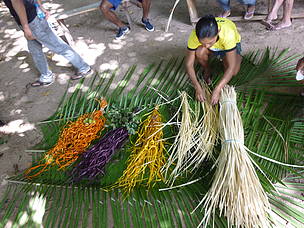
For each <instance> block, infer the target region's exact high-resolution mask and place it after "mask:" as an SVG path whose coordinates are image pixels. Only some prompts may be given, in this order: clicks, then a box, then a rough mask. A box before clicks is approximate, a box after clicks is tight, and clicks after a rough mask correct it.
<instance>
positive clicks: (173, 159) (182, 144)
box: [163, 92, 199, 186]
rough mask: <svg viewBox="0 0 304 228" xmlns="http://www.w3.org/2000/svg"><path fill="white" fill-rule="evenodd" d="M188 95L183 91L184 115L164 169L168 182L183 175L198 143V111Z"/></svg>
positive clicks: (172, 182)
mask: <svg viewBox="0 0 304 228" xmlns="http://www.w3.org/2000/svg"><path fill="white" fill-rule="evenodd" d="M187 97H188V95H187V93H186V92H182V93H181V106H182V117H181V122H180V129H179V132H178V134H177V136H176V138H175V141H174V143H173V144H172V146H171V148H170V149H169V153H170V156H169V158H168V161H167V164H166V165H165V166H164V168H163V171H164V172H165V176H166V179H167V181H166V182H167V183H169V184H171V186H172V185H173V184H174V182H175V180H176V178H177V177H179V176H181V175H183V174H184V173H185V172H186V171H187V169H186V167H188V165H187V164H189V163H191V159H192V158H193V156H192V153H191V149H192V148H193V147H194V146H195V145H196V142H195V141H196V140H195V131H196V127H197V124H198V113H199V112H196V111H193V110H192V109H191V107H190V105H189V102H188V98H187ZM172 165H175V167H174V169H173V171H172V172H171V173H170V174H168V171H169V169H170V167H171V166H172Z"/></svg>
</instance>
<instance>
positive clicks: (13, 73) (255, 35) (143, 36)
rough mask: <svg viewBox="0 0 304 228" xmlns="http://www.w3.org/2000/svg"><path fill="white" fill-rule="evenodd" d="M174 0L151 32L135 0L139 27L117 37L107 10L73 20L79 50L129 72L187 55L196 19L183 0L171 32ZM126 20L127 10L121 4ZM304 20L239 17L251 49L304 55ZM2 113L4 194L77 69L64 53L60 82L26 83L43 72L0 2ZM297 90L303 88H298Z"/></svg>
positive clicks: (211, 7) (159, 12)
mask: <svg viewBox="0 0 304 228" xmlns="http://www.w3.org/2000/svg"><path fill="white" fill-rule="evenodd" d="M44 2H46V3H45V7H46V8H49V10H50V11H51V12H52V13H53V14H56V13H60V12H62V11H65V10H71V9H73V8H78V7H81V6H84V5H87V4H90V3H94V2H95V1H94V0H86V1H81V0H73V1H68V0H53V1H44ZM198 2H199V4H198V10H199V14H200V15H201V16H202V15H205V14H210V13H214V14H216V13H219V12H220V9H219V8H218V7H217V4H216V2H215V1H212V0H208V1H206V0H205V1H198ZM232 2H233V4H232V5H233V9H232V14H233V15H241V14H242V11H243V8H242V7H241V6H240V5H238V4H236V3H235V2H236V1H232ZM173 3H174V1H161V0H153V1H152V8H151V13H150V18H151V21H152V22H153V24H154V25H155V27H156V31H154V32H148V31H145V30H144V29H143V27H142V26H141V25H140V19H141V12H142V11H141V9H139V8H137V7H135V6H132V7H131V11H132V14H131V17H132V20H133V23H134V25H133V29H132V32H131V33H130V34H129V35H128V37H127V38H126V39H125V40H123V41H121V42H115V41H113V38H114V36H115V32H116V28H115V26H114V25H112V24H111V23H110V22H108V21H106V20H105V19H104V18H103V17H102V15H101V13H100V12H99V11H94V12H90V13H87V14H84V15H81V16H77V17H72V18H69V19H67V20H66V23H67V25H68V26H69V29H70V31H71V34H72V35H73V37H74V39H75V41H76V48H75V49H76V50H77V51H78V52H79V53H80V54H81V55H82V56H83V57H84V59H85V60H86V61H87V62H88V63H89V64H90V65H92V66H93V67H94V69H96V70H98V71H103V70H108V69H110V70H113V69H115V68H117V67H119V68H120V72H121V74H122V73H123V72H125V71H126V69H127V68H128V67H129V66H131V65H133V64H137V65H138V68H139V69H140V68H142V67H143V66H146V65H148V64H150V63H153V62H158V61H160V59H169V58H170V57H172V56H174V57H178V56H180V57H181V56H184V54H185V50H186V42H187V38H188V35H189V33H190V32H191V29H192V27H191V25H190V23H189V14H188V10H187V6H186V1H181V2H180V3H179V5H178V7H177V9H176V11H175V14H174V17H173V20H172V23H171V27H170V30H169V32H168V33H165V32H164V30H165V26H166V23H167V19H168V15H169V12H170V9H171V8H172V6H173ZM266 10H267V8H266V1H258V5H257V10H256V12H257V13H258V14H266ZM303 10H304V3H303V2H301V1H300V0H298V1H297V0H296V1H295V6H294V13H297V12H301V11H302V12H303ZM118 14H119V15H120V16H121V18H122V19H124V20H126V18H125V16H124V13H123V12H120V11H118ZM303 22H304V19H297V20H294V21H293V26H292V28H289V29H286V30H281V31H275V32H270V31H267V30H266V29H265V27H264V26H263V25H261V24H260V23H259V22H238V23H237V26H238V28H239V31H240V33H241V35H242V48H243V53H246V52H248V51H250V50H256V49H263V48H265V47H267V46H270V47H278V48H279V49H283V48H290V53H291V54H300V55H302V54H303V49H304V33H303V31H304V23H303ZM0 31H1V33H0V75H1V76H0V107H1V109H0V119H1V120H3V121H5V122H6V123H7V126H6V127H5V128H2V130H3V129H6V130H7V129H8V130H9V131H10V134H4V133H3V132H2V133H1V132H0V137H2V138H4V139H5V141H6V143H4V144H2V145H0V197H1V195H2V193H3V190H4V189H5V185H6V184H7V183H6V182H5V180H4V179H5V177H7V176H11V175H14V174H15V173H17V172H19V171H21V170H24V169H25V168H27V167H28V166H30V164H31V157H30V156H29V155H28V154H27V153H25V150H26V149H29V148H31V147H32V146H33V145H35V144H37V143H38V142H39V141H40V140H41V137H42V136H41V133H40V131H39V128H38V127H37V125H36V124H35V123H37V122H38V121H42V120H45V119H46V118H48V117H49V116H50V115H52V114H53V113H54V111H55V109H56V108H57V106H58V103H59V101H60V98H61V96H62V95H63V93H64V91H65V89H66V86H67V80H68V79H69V75H71V74H72V70H71V68H70V67H69V66H68V65H67V62H66V61H65V60H63V59H62V58H60V57H58V56H56V55H55V56H54V57H53V60H52V61H51V60H50V61H49V63H50V67H51V69H52V70H53V71H54V72H55V73H56V74H57V79H56V83H54V84H53V85H52V86H50V87H47V88H31V89H26V85H27V84H28V83H29V82H32V81H34V80H35V79H36V77H37V76H38V72H37V70H36V69H35V68H34V66H33V62H32V60H31V57H30V56H29V54H28V53H27V51H26V50H27V48H26V40H25V38H24V37H23V33H22V32H21V31H20V30H18V29H17V27H16V24H15V23H14V21H13V19H12V18H11V17H10V14H9V13H8V10H7V9H6V7H4V5H3V3H0ZM294 92H295V93H297V92H298V91H296V90H294Z"/></svg>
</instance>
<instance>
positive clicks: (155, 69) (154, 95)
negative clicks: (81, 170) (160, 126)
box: [0, 48, 304, 227]
mask: <svg viewBox="0 0 304 228" xmlns="http://www.w3.org/2000/svg"><path fill="white" fill-rule="evenodd" d="M295 58H296V56H287V50H283V51H281V52H278V51H277V50H274V51H272V50H271V49H269V48H267V49H266V50H265V51H263V52H259V51H256V52H252V53H250V54H248V55H246V56H245V57H244V59H243V62H242V66H241V70H240V73H239V74H238V75H237V76H235V77H234V78H233V80H232V82H231V84H234V85H235V86H236V87H237V90H238V92H239V96H238V107H239V110H240V112H241V115H242V119H243V123H244V129H245V138H246V142H245V144H246V145H247V146H248V148H249V149H250V150H252V151H253V152H255V153H257V154H259V155H263V156H265V157H268V158H271V159H274V160H277V161H280V162H285V163H290V164H299V162H300V161H303V153H300V152H302V151H303V149H304V120H303V119H299V118H297V117H298V114H299V112H300V111H301V110H302V109H303V106H304V105H303V101H301V100H300V99H299V98H297V97H295V96H290V95H285V94H278V93H274V92H270V91H268V89H269V88H270V87H272V86H298V85H297V83H296V82H295V80H294V70H293V68H294V67H293V66H291V65H290V63H291V62H292V61H293V60H294V59H295ZM183 64H184V62H183V60H181V59H177V58H172V59H170V60H169V61H167V62H166V61H162V62H160V63H159V64H151V65H149V66H147V67H146V68H145V69H144V70H143V71H142V72H137V71H136V66H133V67H131V68H130V69H129V70H128V71H127V72H126V73H125V74H124V76H122V77H121V79H119V78H120V77H119V75H118V74H117V71H114V72H113V73H111V74H109V72H104V73H100V74H96V75H95V76H94V77H93V78H92V79H85V80H82V81H80V82H79V83H78V84H77V85H76V86H75V87H74V89H75V90H74V92H73V93H72V94H71V95H70V96H68V92H66V93H65V96H64V97H63V99H62V101H61V103H60V106H59V107H58V109H57V111H56V113H55V114H54V115H53V116H52V117H50V118H49V119H48V120H46V121H43V122H41V123H39V126H40V127H41V129H42V132H43V134H44V140H43V142H41V143H40V144H39V145H36V147H35V149H39V150H33V151H32V152H31V153H32V156H33V164H35V163H37V162H38V161H39V159H40V158H41V157H43V155H44V153H43V152H45V151H47V150H48V149H50V148H51V147H52V146H53V145H54V144H55V143H56V141H57V138H58V135H59V132H60V130H61V128H62V127H63V126H64V124H65V123H66V122H67V121H69V120H73V119H75V118H77V117H78V116H80V115H82V114H84V113H87V112H92V111H93V110H96V109H98V108H99V107H98V102H97V101H96V99H100V98H101V97H105V98H106V99H107V101H108V102H109V106H108V108H111V107H112V106H113V107H114V106H116V107H119V108H121V109H122V110H129V111H130V110H133V109H137V110H140V111H142V113H146V112H148V111H149V110H151V109H152V108H153V107H154V106H155V105H156V104H162V103H165V102H167V101H169V100H171V99H173V98H175V97H177V96H178V94H179V91H181V90H185V91H188V92H189V93H193V89H192V87H191V85H190V84H189V81H188V78H187V76H186V73H185V70H184V67H183ZM211 65H212V66H216V67H214V69H215V72H216V75H217V76H218V77H217V78H215V79H214V83H216V81H217V80H218V79H219V78H220V76H221V75H222V74H223V72H222V68H221V67H218V66H219V62H218V60H216V59H215V60H213V61H212V63H211ZM197 71H198V72H200V71H201V69H200V68H199V67H197ZM135 74H137V75H139V76H138V78H137V79H136V81H135V82H134V75H135ZM114 83H115V88H114V89H113V88H112V87H113V84H114ZM69 86H70V85H69ZM84 88H86V90H84ZM177 105H178V102H177V101H176V102H175V103H172V104H170V105H168V106H167V107H168V108H164V109H163V110H162V111H163V113H164V116H166V117H169V116H170V114H171V113H174V112H175V111H176V110H177ZM286 107H288V112H286ZM167 119H168V118H167ZM165 131H166V134H167V136H172V135H173V136H174V127H173V128H172V129H166V130H165ZM129 146H130V145H126V146H125V147H124V148H123V149H122V150H120V151H119V152H118V153H116V155H115V156H114V157H113V159H112V161H113V162H112V163H110V164H108V166H107V167H106V173H107V175H106V176H104V177H103V178H102V179H101V180H100V181H99V182H97V183H94V184H93V185H87V183H80V184H78V185H73V184H71V183H70V182H69V178H68V177H69V170H67V171H66V172H62V171H60V172H59V171H58V170H57V169H56V167H53V168H51V169H50V170H48V171H47V172H45V173H43V174H42V175H41V176H39V177H38V178H36V179H34V180H33V181H29V180H27V179H26V178H24V176H23V175H22V174H20V175H17V176H14V177H11V178H10V179H9V185H8V188H7V191H6V194H5V195H4V198H3V200H2V201H1V202H0V209H1V210H0V219H1V223H0V227H2V226H4V225H5V224H6V223H8V222H9V221H12V222H13V223H14V224H15V225H16V226H18V224H19V225H20V224H21V223H24V224H26V225H27V226H31V227H35V226H37V227H39V226H40V224H38V223H39V222H38V223H37V221H36V220H35V218H34V216H35V211H34V210H33V208H30V205H32V202H40V204H39V205H42V206H43V205H44V204H43V203H41V202H44V203H45V206H44V208H45V210H46V211H45V215H44V217H43V220H42V222H41V223H42V224H43V226H44V227H88V226H90V225H93V227H108V226H111V225H114V226H115V227H131V226H133V227H142V226H143V225H144V226H146V227H158V226H159V227H182V226H185V227H195V226H197V224H199V222H200V220H201V219H202V218H203V216H204V213H203V211H200V210H196V211H195V212H194V213H192V214H191V212H192V210H193V209H194V208H195V207H196V205H197V204H198V202H199V201H200V200H201V199H202V198H203V196H204V194H205V193H206V192H207V191H208V187H209V185H210V183H211V181H212V172H213V171H212V170H211V172H210V169H211V167H212V164H213V163H212V161H208V162H206V164H203V166H202V169H201V170H200V172H198V173H196V174H193V175H192V176H193V177H194V178H197V177H200V178H202V179H201V180H200V181H199V182H196V183H195V184H192V185H188V186H185V187H182V188H177V189H173V190H170V191H162V192H159V191H158V190H157V189H158V188H159V187H164V186H163V185H157V186H155V188H153V189H150V191H147V190H146V189H145V188H142V187H138V188H137V189H136V190H135V191H134V193H133V194H131V195H130V196H129V197H127V198H125V196H124V195H123V194H122V193H121V192H120V191H119V190H113V191H109V192H108V191H104V189H103V188H104V187H105V186H109V185H111V184H113V183H114V182H115V181H116V180H117V179H118V178H119V177H120V176H121V174H122V171H123V170H124V169H125V167H126V164H125V161H126V160H127V158H128V155H129V150H128V147H129ZM216 149H217V148H216ZM215 154H217V153H216V152H215ZM252 158H253V159H254V160H255V162H256V163H257V164H259V166H260V167H261V169H262V171H263V173H264V174H266V176H267V178H268V179H270V180H271V182H272V183H274V184H275V185H274V186H275V189H276V190H277V192H276V191H274V189H273V185H271V184H270V183H269V182H268V180H267V179H266V177H265V176H264V174H262V173H261V172H260V171H258V174H259V178H260V181H261V183H262V185H263V187H264V189H265V190H266V191H267V192H268V193H269V199H270V202H271V204H272V207H273V213H274V214H276V215H278V216H279V217H280V218H282V219H283V220H282V219H281V220H280V223H282V221H289V222H290V223H292V224H293V225H294V226H296V227H301V225H303V226H304V221H303V216H302V217H301V212H302V214H303V210H302V209H303V206H302V204H301V203H300V201H299V200H303V196H301V194H299V192H300V193H301V192H303V184H301V183H298V182H299V180H300V178H302V176H303V175H302V172H301V171H299V170H297V169H294V168H290V167H285V166H282V165H278V164H274V163H271V162H269V161H266V160H264V159H261V158H259V157H257V156H255V155H252ZM290 174H292V175H293V177H290ZM287 176H289V177H287ZM286 177H287V178H286ZM188 179H191V178H189V177H188ZM184 181H185V180H184V179H181V180H180V182H181V183H183V182H184ZM12 199H13V200H12ZM286 202H287V203H286ZM41 210H42V211H43V209H41ZM26 217H27V218H26ZM25 218H26V219H25ZM79 218H81V219H79ZM273 219H274V220H275V219H276V217H275V216H274V217H273ZM212 222H214V224H215V226H216V227H227V222H226V219H225V218H223V217H220V216H219V215H218V214H216V216H215V217H214V220H213V221H212ZM282 224H283V223H282ZM210 227H211V226H210Z"/></svg>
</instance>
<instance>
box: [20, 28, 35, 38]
mask: <svg viewBox="0 0 304 228" xmlns="http://www.w3.org/2000/svg"><path fill="white" fill-rule="evenodd" d="M23 32H24V36H25V38H26V39H27V40H35V37H34V36H33V33H32V30H31V29H30V27H29V26H28V25H26V26H24V27H23Z"/></svg>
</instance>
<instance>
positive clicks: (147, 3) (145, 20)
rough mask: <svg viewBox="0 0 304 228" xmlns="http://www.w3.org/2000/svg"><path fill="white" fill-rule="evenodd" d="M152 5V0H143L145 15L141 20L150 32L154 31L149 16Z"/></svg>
mask: <svg viewBox="0 0 304 228" xmlns="http://www.w3.org/2000/svg"><path fill="white" fill-rule="evenodd" d="M150 7H151V0H142V8H143V17H142V20H141V22H142V23H143V24H144V26H145V28H146V30H148V31H149V32H152V31H154V26H153V25H152V24H151V23H150V21H149V19H148V17H149V12H150Z"/></svg>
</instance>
